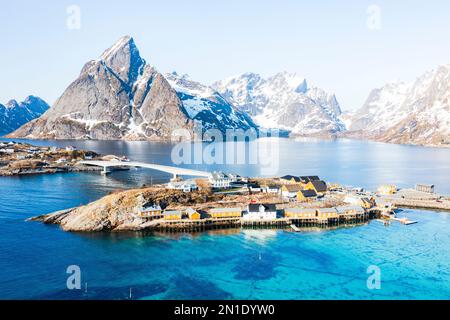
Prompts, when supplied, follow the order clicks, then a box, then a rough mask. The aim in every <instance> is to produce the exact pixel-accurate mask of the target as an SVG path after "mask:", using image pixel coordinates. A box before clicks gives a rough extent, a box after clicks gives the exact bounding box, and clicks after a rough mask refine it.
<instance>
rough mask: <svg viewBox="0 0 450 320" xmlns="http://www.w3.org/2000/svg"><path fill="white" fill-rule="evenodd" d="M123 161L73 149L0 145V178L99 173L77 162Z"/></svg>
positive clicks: (11, 144)
mask: <svg viewBox="0 0 450 320" xmlns="http://www.w3.org/2000/svg"><path fill="white" fill-rule="evenodd" d="M123 159H124V158H120V157H116V156H113V155H107V156H105V155H100V154H98V153H96V152H93V151H86V150H77V148H75V147H73V146H67V147H65V148H57V147H38V146H33V145H31V144H28V143H22V142H13V141H11V142H0V176H16V175H29V174H45V173H47V174H48V173H59V172H81V171H99V170H101V168H99V167H93V166H86V165H82V164H80V163H79V161H82V160H123Z"/></svg>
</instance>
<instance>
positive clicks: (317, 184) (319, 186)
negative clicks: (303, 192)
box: [311, 180, 327, 192]
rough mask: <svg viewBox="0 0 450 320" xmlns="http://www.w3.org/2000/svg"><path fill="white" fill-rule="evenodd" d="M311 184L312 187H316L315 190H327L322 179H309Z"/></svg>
mask: <svg viewBox="0 0 450 320" xmlns="http://www.w3.org/2000/svg"><path fill="white" fill-rule="evenodd" d="M311 183H312V185H313V186H314V189H316V191H317V192H325V191H327V184H326V183H325V182H324V181H322V180H313V181H311Z"/></svg>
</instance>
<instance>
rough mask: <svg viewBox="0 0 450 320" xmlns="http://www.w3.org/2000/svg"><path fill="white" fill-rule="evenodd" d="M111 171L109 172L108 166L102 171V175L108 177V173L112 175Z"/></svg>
mask: <svg viewBox="0 0 450 320" xmlns="http://www.w3.org/2000/svg"><path fill="white" fill-rule="evenodd" d="M110 172H111V171H108V168H107V167H106V166H103V170H102V174H103V175H107V174H108V173H110Z"/></svg>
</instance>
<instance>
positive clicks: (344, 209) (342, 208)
mask: <svg viewBox="0 0 450 320" xmlns="http://www.w3.org/2000/svg"><path fill="white" fill-rule="evenodd" d="M336 210H337V212H338V213H341V214H343V213H346V212H348V211H355V212H356V213H364V212H365V211H364V209H363V208H362V207H360V206H340V207H336Z"/></svg>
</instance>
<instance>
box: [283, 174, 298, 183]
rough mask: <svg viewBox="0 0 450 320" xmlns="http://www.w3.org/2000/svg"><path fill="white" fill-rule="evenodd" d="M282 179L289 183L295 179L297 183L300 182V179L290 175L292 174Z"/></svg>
mask: <svg viewBox="0 0 450 320" xmlns="http://www.w3.org/2000/svg"><path fill="white" fill-rule="evenodd" d="M280 179H283V180H289V181H290V180H292V179H294V181H295V182H300V178H299V177H297V176H293V175H290V174H288V175H285V176H282V177H281V178H280Z"/></svg>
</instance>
